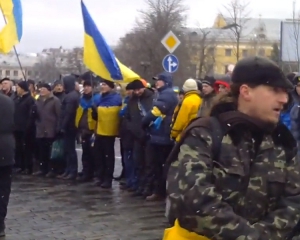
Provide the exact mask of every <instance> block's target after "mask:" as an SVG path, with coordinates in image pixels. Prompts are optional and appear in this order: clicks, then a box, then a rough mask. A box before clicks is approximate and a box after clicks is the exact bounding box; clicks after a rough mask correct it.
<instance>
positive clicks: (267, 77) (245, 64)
mask: <svg viewBox="0 0 300 240" xmlns="http://www.w3.org/2000/svg"><path fill="white" fill-rule="evenodd" d="M231 81H232V83H238V84H254V85H268V86H272V87H280V88H284V89H287V90H293V89H294V86H293V84H292V83H291V82H290V81H289V80H288V79H287V78H286V77H285V75H284V73H283V72H282V70H281V69H280V68H279V67H278V65H277V64H276V63H275V62H273V61H271V60H269V59H267V58H263V57H257V56H256V57H248V58H243V59H241V60H239V61H238V62H237V64H236V65H235V68H234V70H233V72H232V76H231Z"/></svg>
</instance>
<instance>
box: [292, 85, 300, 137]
mask: <svg viewBox="0 0 300 240" xmlns="http://www.w3.org/2000/svg"><path fill="white" fill-rule="evenodd" d="M293 99H294V105H293V107H292V109H291V111H290V121H291V128H290V129H291V132H292V134H293V136H294V138H295V139H296V140H297V142H300V115H299V113H300V112H299V108H300V97H299V96H298V94H297V93H296V91H295V92H294V94H293Z"/></svg>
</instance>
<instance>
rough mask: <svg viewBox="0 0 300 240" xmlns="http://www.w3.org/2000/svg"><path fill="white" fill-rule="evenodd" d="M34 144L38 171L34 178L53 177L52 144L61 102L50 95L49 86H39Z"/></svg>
mask: <svg viewBox="0 0 300 240" xmlns="http://www.w3.org/2000/svg"><path fill="white" fill-rule="evenodd" d="M36 105H37V114H36V118H35V121H36V139H37V141H36V143H37V148H38V162H39V171H38V172H36V173H34V174H33V175H36V176H45V175H46V174H47V177H54V176H55V173H54V171H53V170H54V169H53V168H54V166H53V164H52V165H51V163H50V156H51V147H52V143H53V141H54V139H55V137H56V135H57V133H58V120H59V116H60V108H61V102H60V100H59V99H58V98H57V97H55V96H54V95H53V94H52V93H51V87H50V85H49V84H46V83H42V84H41V85H40V96H39V98H38V99H37V101H36Z"/></svg>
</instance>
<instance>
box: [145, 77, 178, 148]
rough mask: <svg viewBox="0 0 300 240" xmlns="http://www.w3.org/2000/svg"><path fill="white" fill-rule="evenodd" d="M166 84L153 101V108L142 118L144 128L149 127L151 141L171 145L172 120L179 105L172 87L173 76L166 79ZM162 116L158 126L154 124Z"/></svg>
mask: <svg viewBox="0 0 300 240" xmlns="http://www.w3.org/2000/svg"><path fill="white" fill-rule="evenodd" d="M165 83H166V85H165V86H164V87H162V88H160V89H158V97H157V99H156V100H155V101H154V102H153V108H152V110H151V111H149V112H148V113H147V114H146V116H145V117H144V118H143V120H142V125H143V128H146V129H147V132H148V133H149V135H150V143H153V144H158V145H171V144H173V140H172V139H171V138H170V133H171V122H172V116H173V113H174V110H175V108H176V106H177V103H178V99H177V94H176V93H175V92H174V91H173V88H172V77H171V75H170V77H169V78H168V79H166V82H165ZM159 117H162V119H163V120H162V122H161V124H160V125H159V127H158V128H156V127H154V126H153V122H155V120H156V119H157V118H159Z"/></svg>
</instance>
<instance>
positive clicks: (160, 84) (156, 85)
mask: <svg viewBox="0 0 300 240" xmlns="http://www.w3.org/2000/svg"><path fill="white" fill-rule="evenodd" d="M163 86H165V83H164V82H163V81H162V80H157V81H156V82H155V87H156V89H159V88H161V87H163Z"/></svg>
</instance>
